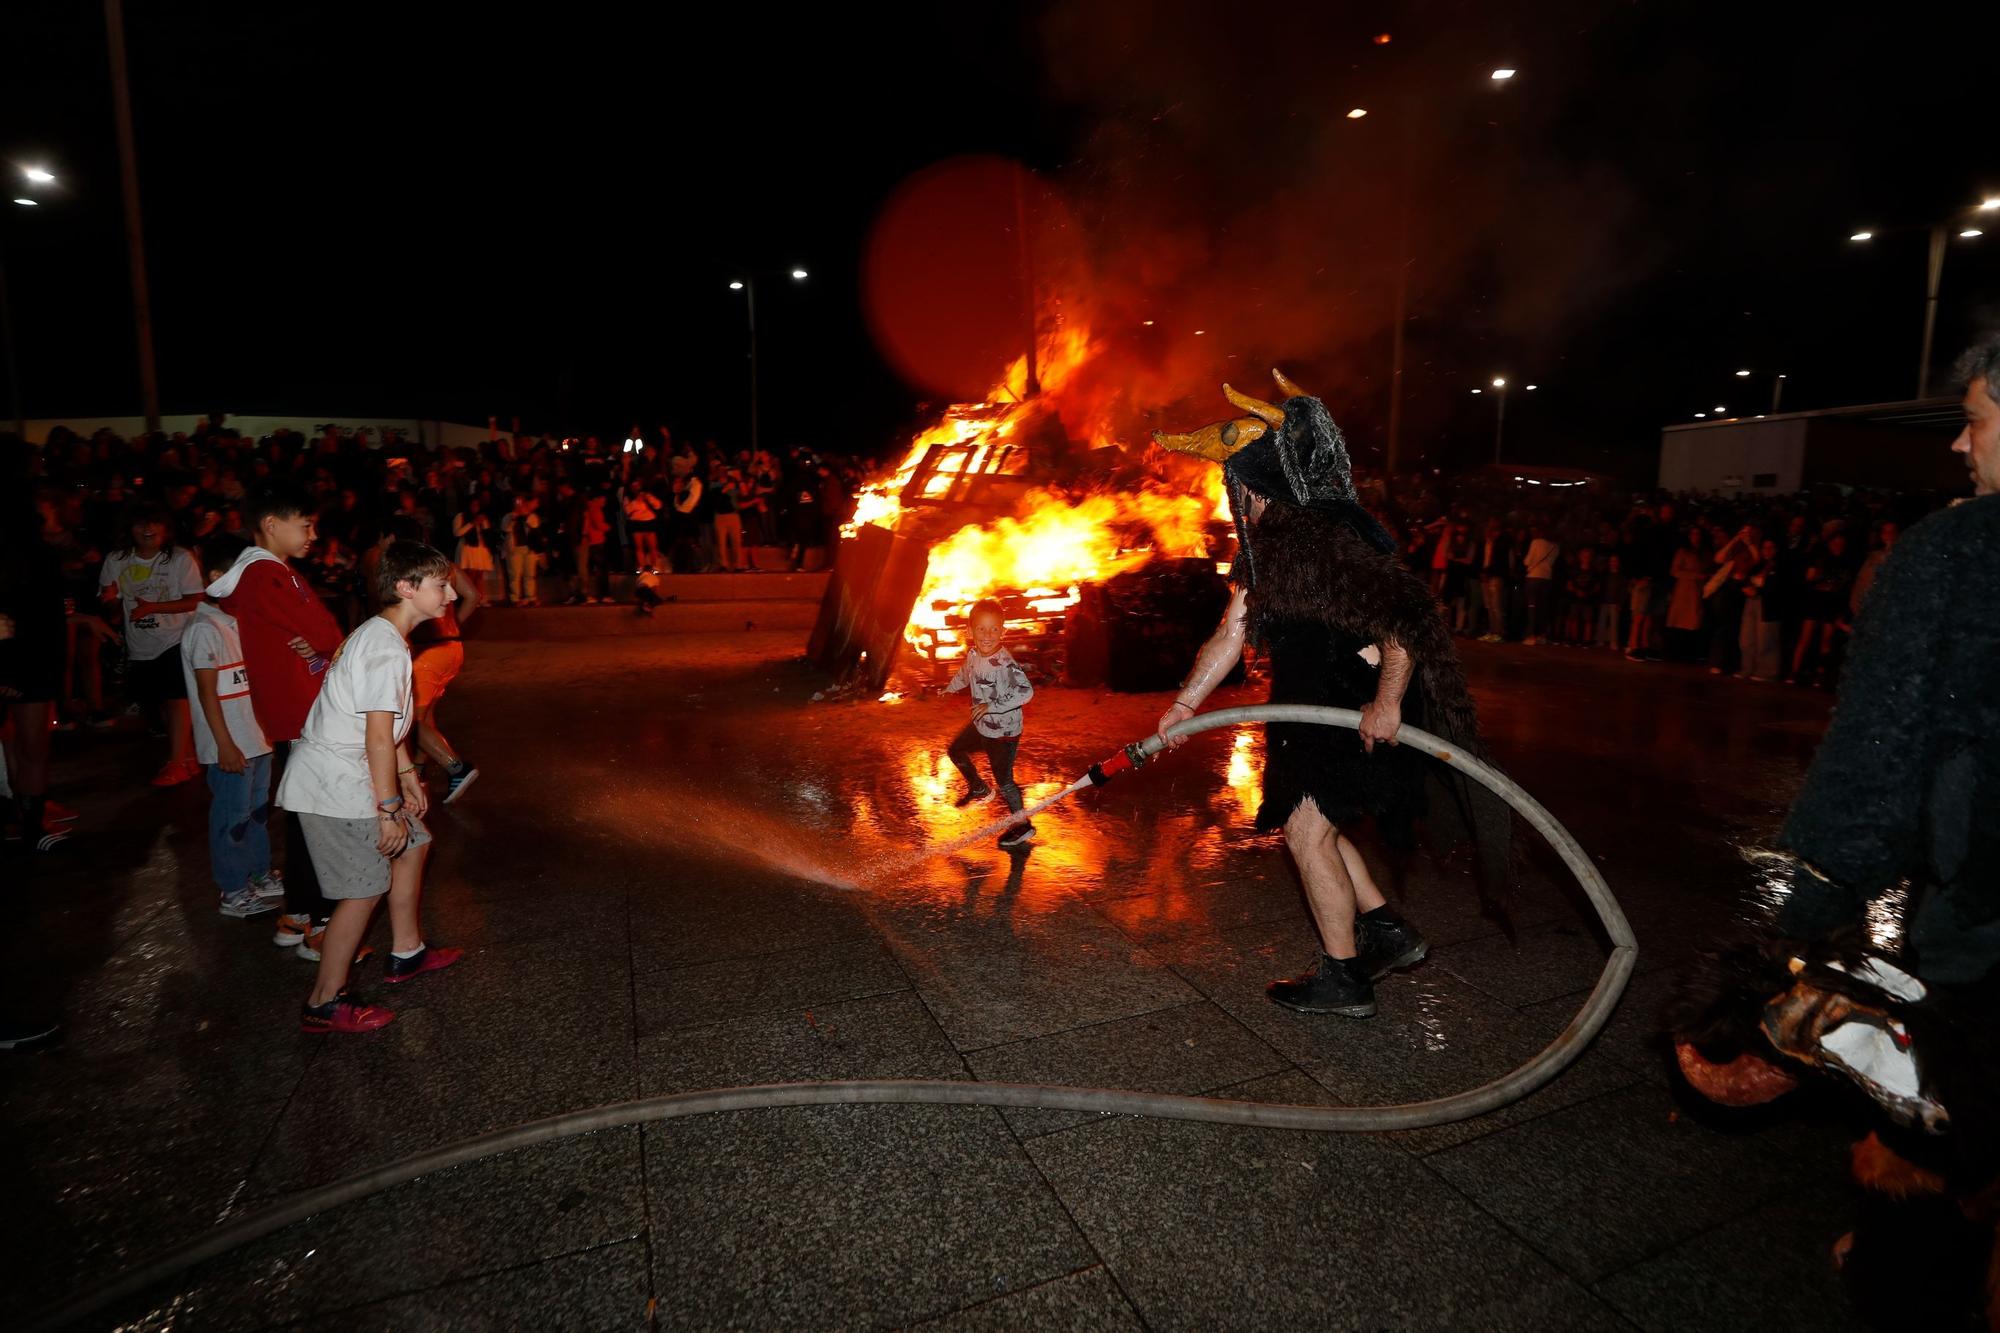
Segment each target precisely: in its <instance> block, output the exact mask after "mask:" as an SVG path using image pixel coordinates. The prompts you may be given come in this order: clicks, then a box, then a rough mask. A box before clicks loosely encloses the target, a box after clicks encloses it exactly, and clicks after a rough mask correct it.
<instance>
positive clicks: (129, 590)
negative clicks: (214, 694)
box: [97, 501, 204, 787]
mask: <svg viewBox="0 0 2000 1333" xmlns="http://www.w3.org/2000/svg"><path fill="white" fill-rule="evenodd" d="M127 527H128V528H129V529H130V531H131V534H132V544H131V545H130V546H128V547H126V548H125V549H123V550H119V551H113V552H112V553H111V554H110V555H107V556H105V557H104V568H103V569H102V570H101V571H100V572H99V574H98V576H97V586H98V589H99V591H100V593H101V595H102V597H103V600H104V601H106V602H112V601H116V602H118V603H119V604H120V605H121V606H122V607H123V609H124V612H125V662H126V679H127V681H128V683H129V684H130V685H131V687H132V694H133V696H134V698H135V699H136V701H137V702H138V704H139V706H140V708H142V709H144V710H145V712H146V714H147V716H148V718H149V719H151V720H153V721H154V722H155V724H156V725H158V726H160V727H162V728H163V729H164V730H165V731H166V733H167V737H168V742H169V745H170V746H171V749H170V751H169V754H168V758H167V762H166V765H165V766H164V767H163V768H161V769H160V771H159V772H158V773H156V774H154V776H153V785H154V786H155V787H173V786H177V785H179V784H180V783H183V782H190V781H192V780H193V779H195V778H198V777H200V776H201V765H200V764H199V763H197V762H195V757H194V733H193V729H192V727H191V725H190V722H189V717H188V700H187V681H186V677H185V676H184V675H183V674H182V672H181V631H182V630H184V629H186V628H187V623H188V621H190V620H192V619H193V618H194V610H195V608H196V607H198V606H200V605H201V601H202V592H203V589H204V584H203V582H202V577H201V570H199V569H198V568H196V567H195V560H194V556H193V555H192V554H190V553H189V552H188V550H187V549H186V548H185V547H181V546H176V545H174V542H173V527H172V525H171V524H170V523H169V522H168V519H167V511H166V510H165V509H164V508H162V507H161V506H160V505H158V504H155V503H153V502H151V501H146V502H143V503H141V504H139V505H137V506H135V507H134V508H133V510H132V513H131V517H130V522H129V523H128V524H127Z"/></svg>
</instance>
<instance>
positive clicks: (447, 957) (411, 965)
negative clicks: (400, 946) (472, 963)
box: [382, 945, 465, 981]
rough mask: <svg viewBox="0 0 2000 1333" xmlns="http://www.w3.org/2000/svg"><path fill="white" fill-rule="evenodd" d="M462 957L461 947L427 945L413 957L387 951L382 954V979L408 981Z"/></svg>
mask: <svg viewBox="0 0 2000 1333" xmlns="http://www.w3.org/2000/svg"><path fill="white" fill-rule="evenodd" d="M463 957H465V950H463V949H449V948H445V949H433V948H431V947H430V946H429V945H425V946H424V947H423V948H421V949H419V950H417V955H416V957H414V958H398V957H396V955H395V954H394V953H393V952H391V953H387V954H384V955H383V956H382V980H384V981H408V980H409V979H410V978H411V977H420V976H422V975H423V974H424V973H426V972H435V971H437V970H438V969H439V968H443V967H450V966H451V965H452V964H453V963H455V962H457V961H458V960H459V959H461V958H463Z"/></svg>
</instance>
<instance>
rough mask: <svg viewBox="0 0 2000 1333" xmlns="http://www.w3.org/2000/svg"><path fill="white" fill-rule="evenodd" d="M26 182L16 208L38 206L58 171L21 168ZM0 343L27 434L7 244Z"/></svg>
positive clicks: (1, 273)
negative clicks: (38, 192) (42, 188)
mask: <svg viewBox="0 0 2000 1333" xmlns="http://www.w3.org/2000/svg"><path fill="white" fill-rule="evenodd" d="M21 175H22V177H23V178H24V184H23V185H22V186H21V187H20V188H21V191H22V192H21V193H20V194H17V195H15V196H14V205H15V207H17V208H38V207H40V206H41V202H42V201H41V200H39V199H37V198H35V197H34V190H35V187H36V186H38V185H53V184H55V179H56V177H55V173H54V172H52V171H50V170H49V169H48V168H46V167H22V168H21ZM0 344H4V345H5V346H6V348H7V362H6V366H7V407H8V415H9V417H10V419H11V420H12V421H13V423H14V433H15V434H16V435H26V434H27V433H28V419H27V415H26V412H25V411H24V410H23V408H22V406H21V361H20V357H19V356H18V355H17V354H16V352H15V350H14V307H13V303H12V301H11V300H9V299H8V295H7V256H6V250H5V247H4V246H0Z"/></svg>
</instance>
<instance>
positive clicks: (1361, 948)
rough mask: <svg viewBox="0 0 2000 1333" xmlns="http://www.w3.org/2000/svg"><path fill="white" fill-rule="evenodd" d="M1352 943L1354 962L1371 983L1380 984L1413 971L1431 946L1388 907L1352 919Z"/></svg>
mask: <svg viewBox="0 0 2000 1333" xmlns="http://www.w3.org/2000/svg"><path fill="white" fill-rule="evenodd" d="M1354 943H1355V955H1354V961H1355V962H1356V963H1357V964H1358V965H1359V967H1360V969H1361V974H1362V975H1363V976H1365V977H1367V978H1368V979H1369V980H1370V981H1380V980H1381V979H1382V978H1383V977H1386V976H1388V975H1389V974H1390V973H1391V972H1394V971H1397V970H1399V969H1401V968H1405V967H1414V966H1415V965H1416V964H1418V963H1421V962H1423V961H1424V955H1425V954H1428V953H1429V952H1430V951H1431V946H1430V942H1429V941H1428V940H1426V939H1425V938H1424V937H1423V935H1422V933H1421V932H1419V931H1418V930H1417V928H1416V927H1415V926H1413V925H1411V924H1410V923H1409V922H1407V921H1405V920H1404V919H1403V918H1402V917H1400V916H1397V915H1396V914H1395V913H1394V912H1392V911H1390V910H1389V909H1388V908H1387V907H1378V908H1376V909H1375V910H1374V911H1372V912H1364V913H1362V914H1361V915H1360V916H1358V917H1356V918H1355V920H1354Z"/></svg>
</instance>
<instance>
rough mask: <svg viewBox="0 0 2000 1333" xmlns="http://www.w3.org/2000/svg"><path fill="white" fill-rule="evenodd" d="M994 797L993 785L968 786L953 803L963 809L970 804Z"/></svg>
mask: <svg viewBox="0 0 2000 1333" xmlns="http://www.w3.org/2000/svg"><path fill="white" fill-rule="evenodd" d="M992 799H993V789H992V788H991V787H967V788H966V789H965V790H964V791H963V792H961V793H960V794H959V797H958V799H957V800H955V801H953V802H952V804H953V805H954V806H956V807H958V808H959V809H960V810H963V809H965V807H966V806H968V805H977V804H978V803H979V802H981V801H990V800H992Z"/></svg>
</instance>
